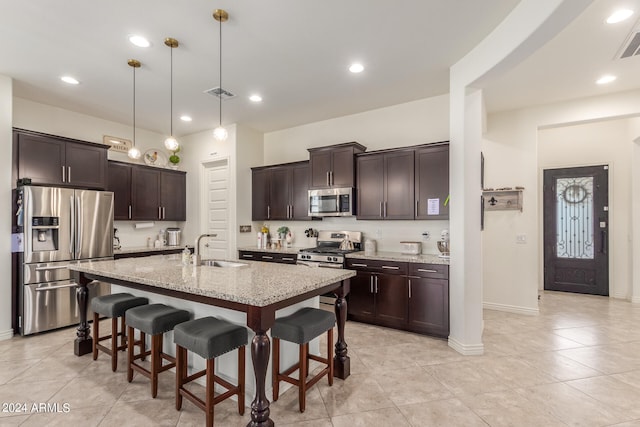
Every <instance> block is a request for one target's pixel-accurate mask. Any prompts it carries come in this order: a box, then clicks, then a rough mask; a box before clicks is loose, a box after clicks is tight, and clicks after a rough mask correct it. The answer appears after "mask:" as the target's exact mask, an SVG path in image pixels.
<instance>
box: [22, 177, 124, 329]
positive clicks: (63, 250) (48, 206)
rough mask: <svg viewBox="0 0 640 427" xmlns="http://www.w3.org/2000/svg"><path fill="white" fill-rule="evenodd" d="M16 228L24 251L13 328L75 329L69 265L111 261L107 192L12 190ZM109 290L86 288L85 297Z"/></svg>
mask: <svg viewBox="0 0 640 427" xmlns="http://www.w3.org/2000/svg"><path fill="white" fill-rule="evenodd" d="M17 191H18V197H17V204H18V208H17V212H16V215H17V223H18V226H22V230H23V238H22V241H23V242H24V251H23V252H22V256H21V258H22V259H21V263H20V264H19V265H21V267H22V268H21V271H20V272H19V275H18V322H17V324H18V329H19V332H20V334H21V335H29V334H33V333H37V332H43V331H47V330H51V329H56V328H60V327H63V326H69V325H73V324H77V323H78V322H79V310H78V305H77V301H76V288H77V287H78V285H77V284H76V283H74V282H73V280H72V278H71V273H70V271H69V269H68V265H69V264H70V263H75V262H79V261H83V260H93V259H111V258H113V193H112V192H110V191H93V190H74V189H70V188H54V187H36V186H25V187H21V188H19V189H18V190H17ZM108 293H110V285H109V284H107V283H100V282H94V283H92V284H90V285H89V298H92V297H94V296H97V295H105V294H108Z"/></svg>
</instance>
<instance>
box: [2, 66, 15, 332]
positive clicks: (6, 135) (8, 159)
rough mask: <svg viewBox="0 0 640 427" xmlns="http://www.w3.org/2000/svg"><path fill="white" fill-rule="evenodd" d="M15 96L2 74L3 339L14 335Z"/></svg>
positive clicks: (9, 80)
mask: <svg viewBox="0 0 640 427" xmlns="http://www.w3.org/2000/svg"><path fill="white" fill-rule="evenodd" d="M12 94H13V83H12V80H11V79H10V78H9V77H5V76H2V75H0V144H1V146H2V147H3V149H4V150H3V151H4V155H3V156H2V157H1V158H0V171H1V172H0V200H4V202H2V206H3V208H2V210H0V224H2V228H1V231H0V254H1V256H0V277H1V280H0V295H2V297H1V298H0V313H1V314H0V340H4V339H9V338H11V337H12V336H13V330H12V329H11V304H12V301H11V257H10V256H9V255H10V253H11V243H10V242H11V240H10V236H11V209H9V206H12V203H11V201H12V199H11V188H12V183H11V167H12V155H11V153H12V145H13V144H12V133H11V122H12V105H11V104H12Z"/></svg>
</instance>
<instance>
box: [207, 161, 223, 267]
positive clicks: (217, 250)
mask: <svg viewBox="0 0 640 427" xmlns="http://www.w3.org/2000/svg"><path fill="white" fill-rule="evenodd" d="M205 192H206V203H205V204H204V207H205V211H206V212H205V215H206V216H205V218H206V220H205V224H204V227H205V233H207V234H215V235H216V237H212V238H208V239H202V240H203V241H202V243H201V251H202V252H201V253H202V258H203V259H212V258H213V259H228V258H229V162H228V160H227V159H223V160H218V161H213V162H210V163H207V164H206V165H205ZM205 240H206V241H205Z"/></svg>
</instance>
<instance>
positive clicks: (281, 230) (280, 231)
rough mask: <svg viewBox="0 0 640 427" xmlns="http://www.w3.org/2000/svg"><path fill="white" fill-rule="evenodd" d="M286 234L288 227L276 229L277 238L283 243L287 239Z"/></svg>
mask: <svg viewBox="0 0 640 427" xmlns="http://www.w3.org/2000/svg"><path fill="white" fill-rule="evenodd" d="M288 232H289V227H287V226H286V225H283V226H282V227H280V228H278V236H279V237H280V239H281V240H283V241H284V240H285V239H286V238H287V233H288Z"/></svg>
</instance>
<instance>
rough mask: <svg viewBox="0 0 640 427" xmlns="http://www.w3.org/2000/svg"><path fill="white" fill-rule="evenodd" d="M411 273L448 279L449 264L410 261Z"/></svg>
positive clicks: (411, 274)
mask: <svg viewBox="0 0 640 427" xmlns="http://www.w3.org/2000/svg"><path fill="white" fill-rule="evenodd" d="M409 275H410V276H418V277H429V278H432V279H448V278H449V266H448V265H445V264H418V263H409Z"/></svg>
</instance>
